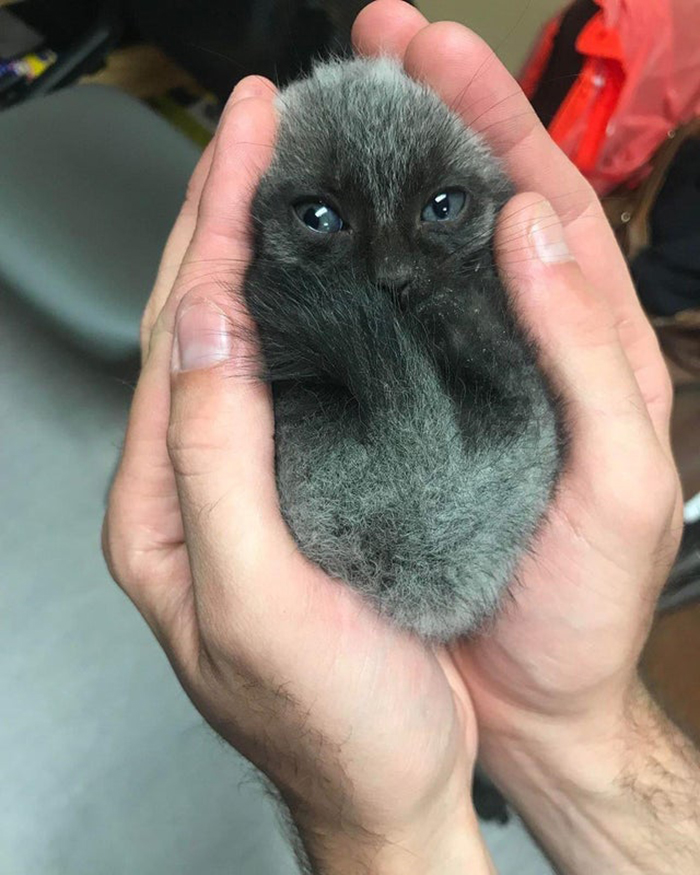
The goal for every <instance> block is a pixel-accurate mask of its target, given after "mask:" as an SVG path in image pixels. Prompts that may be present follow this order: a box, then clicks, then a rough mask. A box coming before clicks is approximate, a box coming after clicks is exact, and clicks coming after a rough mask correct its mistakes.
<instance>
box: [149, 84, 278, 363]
mask: <svg viewBox="0 0 700 875" xmlns="http://www.w3.org/2000/svg"><path fill="white" fill-rule="evenodd" d="M276 94H277V89H276V88H275V86H274V85H273V84H272V82H270V80H269V79H265V78H264V77H263V76H247V77H246V78H245V79H242V80H241V81H240V82H239V83H238V84H237V85H236V87H235V88H234V89H233V92H232V94H231V97H230V98H229V100H228V103H227V104H226V108H225V109H224V112H223V114H222V120H221V122H220V130H221V129H222V128H223V126H224V121H225V119H226V117H227V115H228V113H229V112H230V111H231V110H232V108H233V107H234V106H235V105H236V104H237V103H239V102H240V101H242V100H246V99H248V98H258V99H260V100H268V101H270V102H272V101H273V100H274V98H275V96H276ZM217 136H218V133H217ZM215 142H216V136H215V137H214V139H213V140H212V141H211V142H210V143H209V144H208V145H207V147H206V149H205V150H204V152H203V154H202V157H201V158H200V160H199V162H198V164H197V166H196V167H195V170H194V173H193V174H192V178H191V179H190V182H189V185H188V187H187V193H186V195H185V200H184V203H183V205H182V208H181V209H180V213H179V215H178V217H177V220H176V221H175V225H174V226H173V229H172V231H171V232H170V236H169V237H168V242H167V243H166V246H165V250H164V252H163V256H162V258H161V262H160V267H159V269H158V275H157V277H156V282H155V285H154V287H153V292H152V294H151V297H150V299H149V301H148V304H147V305H146V310H145V312H144V316H143V319H142V321H141V355H142V360H145V357H146V354H147V352H148V347H149V344H150V339H151V332H152V331H153V326H154V325H155V322H156V320H157V319H158V316H159V315H160V312H161V310H162V309H163V305H164V304H165V301H166V300H167V298H168V295H169V294H170V292H171V291H172V288H173V285H174V283H175V278H176V277H177V274H178V272H179V270H180V267H181V265H182V261H183V258H184V256H185V252H186V251H187V248H188V246H189V245H190V243H191V241H192V235H193V233H194V229H195V226H196V223H197V214H198V211H199V201H200V198H201V195H202V190H203V188H204V184H205V182H206V180H207V177H208V176H209V171H210V169H211V164H212V158H213V155H214V149H215Z"/></svg>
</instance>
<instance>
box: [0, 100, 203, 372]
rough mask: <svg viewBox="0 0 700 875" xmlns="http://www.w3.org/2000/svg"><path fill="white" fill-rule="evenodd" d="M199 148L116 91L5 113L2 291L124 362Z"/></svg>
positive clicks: (0, 140)
mask: <svg viewBox="0 0 700 875" xmlns="http://www.w3.org/2000/svg"><path fill="white" fill-rule="evenodd" d="M198 155H199V151H198V149H197V147H196V146H194V145H193V144H192V143H191V142H190V141H189V140H187V139H186V138H185V137H184V136H182V135H181V134H179V133H178V131H176V130H175V129H174V128H172V127H171V126H170V125H169V124H168V123H167V122H166V121H165V120H163V119H162V118H160V117H159V116H158V115H156V114H155V113H154V112H151V111H150V110H149V109H148V107H147V106H145V105H144V104H142V103H140V102H139V101H137V100H135V99H133V98H131V97H129V96H128V95H126V94H123V93H122V92H120V91H117V90H116V89H113V88H105V87H103V86H98V85H86V86H76V87H73V88H68V89H65V90H63V91H60V92H57V93H56V94H53V95H50V96H48V97H42V98H38V99H36V100H31V101H28V102H27V103H24V104H22V105H20V106H18V107H16V108H14V109H10V110H7V111H5V112H4V113H2V114H0V287H2V288H5V289H7V290H9V291H10V292H12V293H13V294H15V295H16V296H17V297H18V298H19V299H21V300H22V301H24V302H25V303H27V304H28V305H29V306H30V307H31V308H32V309H33V310H34V311H35V312H36V313H37V314H38V315H40V316H41V317H42V318H43V319H45V320H46V321H48V322H49V323H50V324H51V325H52V327H53V328H54V329H56V330H58V331H59V332H60V333H62V334H63V335H65V336H67V337H69V338H70V339H71V340H72V341H73V343H75V344H77V345H78V346H80V347H82V348H83V349H85V350H87V351H88V352H90V353H92V354H94V355H95V356H97V357H99V358H100V359H102V360H104V361H107V362H118V361H120V360H122V359H127V358H129V356H131V355H133V354H134V352H135V351H136V348H137V347H136V345H137V340H138V325H139V319H140V316H141V311H142V310H143V305H144V301H145V300H146V298H147V296H148V292H149V290H150V287H151V285H152V282H153V276H154V271H155V268H156V267H157V264H158V253H159V252H160V251H161V250H162V248H163V245H164V243H165V240H166V237H167V234H168V231H169V229H170V227H171V225H172V222H173V219H174V217H175V215H176V214H177V210H178V206H179V204H180V203H181V201H182V197H183V193H184V190H185V186H186V184H187V180H188V178H189V176H190V174H191V172H192V170H193V168H194V166H195V164H196V162H197V158H198Z"/></svg>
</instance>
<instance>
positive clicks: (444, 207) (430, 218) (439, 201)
mask: <svg viewBox="0 0 700 875" xmlns="http://www.w3.org/2000/svg"><path fill="white" fill-rule="evenodd" d="M466 200H467V195H466V192H463V191H462V189H461V188H448V189H446V190H445V191H441V192H440V193H439V194H436V195H435V196H434V197H431V198H430V200H429V201H428V203H427V204H426V205H425V206H424V207H423V212H422V213H421V214H420V217H421V219H422V220H423V221H424V222H446V221H448V220H449V219H456V218H457V216H458V215H459V214H460V213H461V212H462V209H463V207H464V204H465V203H466Z"/></svg>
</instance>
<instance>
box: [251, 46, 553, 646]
mask: <svg viewBox="0 0 700 875" xmlns="http://www.w3.org/2000/svg"><path fill="white" fill-rule="evenodd" d="M279 108H280V115H281V118H280V128H279V134H278V141H277V145H276V151H275V157H274V160H273V162H272V165H271V167H270V169H269V170H268V172H267V173H266V175H265V176H264V178H263V179H262V181H261V183H260V186H259V189H258V192H257V195H256V198H255V201H254V205H253V218H254V224H255V254H254V258H253V261H252V264H251V266H250V269H249V272H248V274H247V278H246V283H245V298H246V301H247V305H248V307H249V309H250V312H251V314H252V316H253V318H254V319H255V321H256V323H257V326H258V329H259V333H260V339H261V347H262V356H263V359H264V371H265V376H266V378H267V379H269V380H270V381H271V383H272V385H273V397H274V405H275V423H276V432H275V440H276V449H277V485H278V489H279V497H280V503H281V509H282V513H283V515H284V518H285V520H286V521H287V523H288V525H289V528H290V529H291V531H292V533H293V535H294V537H295V539H296V541H297V543H298V544H299V547H300V548H301V550H302V551H303V553H304V554H305V555H306V556H308V557H309V558H310V559H312V560H313V561H314V562H316V563H318V564H319V565H320V566H321V567H322V568H324V569H325V570H326V571H327V572H328V573H329V574H331V575H332V576H334V577H337V578H339V579H340V580H341V581H344V582H345V583H347V584H349V585H350V586H352V587H354V588H355V589H357V590H359V591H360V592H361V593H363V594H364V595H365V596H366V597H367V598H368V599H369V600H370V602H371V603H372V604H373V605H374V606H375V607H376V608H377V609H378V610H379V611H380V612H381V613H382V614H384V615H385V616H387V617H390V618H391V619H392V620H393V621H395V622H396V623H398V624H399V625H400V626H402V627H404V628H406V629H410V630H413V631H415V632H416V633H418V634H419V635H421V636H424V637H426V638H429V639H433V640H437V641H446V640H448V639H450V638H453V637H455V636H457V635H460V634H463V633H467V632H470V631H473V630H474V629H475V628H476V627H477V626H478V625H479V624H481V623H482V622H483V621H484V620H485V619H487V618H489V617H490V616H492V615H493V614H494V612H495V610H496V608H497V606H498V602H499V598H500V597H501V596H502V594H503V592H504V590H505V589H506V587H507V585H508V583H509V581H510V580H511V579H512V576H513V571H514V568H515V565H516V563H517V561H518V559H519V557H520V556H521V555H522V553H523V551H524V550H525V549H526V548H527V546H528V544H529V542H530V541H531V539H532V537H533V534H534V532H535V530H536V528H537V525H538V523H539V521H540V519H541V517H542V514H543V512H544V511H545V509H546V507H547V504H548V500H549V498H550V495H551V493H552V489H553V486H554V484H555V481H556V479H557V474H558V471H559V468H560V463H561V454H562V440H561V428H560V417H559V415H558V413H557V407H556V404H555V403H554V400H553V396H552V393H551V392H550V390H549V388H548V386H547V384H546V383H545V381H544V379H543V377H542V375H541V374H540V372H539V371H538V369H537V366H536V356H535V351H534V350H533V348H532V345H531V344H530V343H529V342H528V341H527V340H526V339H525V337H524V335H523V333H522V331H521V330H520V329H519V328H518V326H517V325H516V323H515V321H514V318H513V315H512V313H511V310H510V306H509V303H508V298H507V296H506V293H505V291H504V289H503V286H502V284H501V282H500V280H499V278H498V276H497V272H496V269H495V266H494V260H493V253H492V235H493V229H494V223H495V219H496V216H497V213H498V210H499V209H500V208H501V207H502V206H503V204H504V203H505V202H506V200H507V199H508V198H509V197H510V195H511V194H512V188H511V185H510V183H509V181H508V180H507V178H506V177H505V175H504V173H503V171H502V169H501V168H500V166H499V164H498V163H497V161H496V160H495V159H494V158H493V156H492V155H491V154H490V153H489V151H488V150H487V148H486V147H485V146H484V144H483V143H482V142H481V140H480V139H479V138H478V137H477V136H476V135H475V134H474V133H473V132H471V131H469V130H467V129H466V128H465V127H464V126H463V124H462V123H461V122H460V120H459V119H458V118H457V117H456V116H455V115H454V114H453V113H452V112H451V111H450V110H449V109H448V108H447V107H446V106H445V105H444V103H442V101H441V100H440V99H439V98H438V97H437V96H436V95H435V94H434V93H433V92H432V91H430V90H429V89H428V88H427V87H425V86H423V85H420V84H418V83H416V82H415V81H413V80H411V79H410V78H408V76H406V75H405V73H404V72H403V70H402V68H401V67H400V66H399V65H398V64H396V63H395V62H393V61H391V60H388V59H381V60H352V61H335V62H331V63H326V64H322V65H320V66H318V67H316V69H315V71H314V73H313V75H312V76H310V77H309V78H307V79H305V80H302V81H300V82H296V83H294V84H293V85H291V86H289V87H288V88H286V89H285V90H284V91H283V92H282V93H281V95H280V98H279Z"/></svg>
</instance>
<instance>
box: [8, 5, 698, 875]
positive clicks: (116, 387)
mask: <svg viewBox="0 0 700 875" xmlns="http://www.w3.org/2000/svg"><path fill="white" fill-rule="evenodd" d="M364 5H365V3H364V2H361V0H356V2H353V0H342V2H332V0H228V2H226V3H223V2H220V0H197V2H195V0H139V2H135V0H134V2H128V0H106V2H99V0H70V2H62V0H43V2H40V0H18V2H10V3H8V2H7V0H0V520H1V522H0V702H1V703H2V705H1V706H0V872H1V873H3V875H112V873H114V875H117V873H130V875H131V873H134V875H166V873H167V875H179V873H181V875H190V873H192V872H201V873H206V875H219V873H221V875H223V873H237V875H238V873H240V875H253V873H255V875H258V873H259V875H273V873H275V875H276V873H280V875H281V873H293V872H295V871H297V870H296V868H295V864H294V862H293V860H292V856H291V853H290V852H289V850H288V848H287V844H286V841H285V839H284V836H283V833H282V831H281V829H280V826H279V824H278V821H277V816H276V813H275V811H274V810H273V808H272V806H271V804H270V803H269V801H268V800H267V798H266V797H265V795H264V793H263V792H262V790H261V789H260V787H259V786H258V784H257V782H256V779H255V775H254V771H253V769H252V768H251V767H250V766H249V765H248V764H246V763H245V762H244V761H243V760H242V759H241V758H239V757H238V756H237V755H236V754H235V753H234V752H233V751H232V750H231V749H229V748H228V747H226V746H225V745H224V744H223V743H221V742H220V741H218V740H217V738H216V737H215V736H214V734H213V733H212V732H211V731H210V730H209V729H208V728H207V727H206V726H205V725H204V723H203V721H202V719H201V718H200V717H199V716H198V714H197V713H196V712H195V711H194V709H193V708H192V706H191V705H190V703H189V701H188V700H187V699H186V697H185V696H184V694H183V693H182V691H181V690H180V688H179V686H178V684H177V682H176V681H175V678H174V676H173V674H172V671H171V669H170V666H169V665H168V663H167V661H166V659H165V657H164V656H163V654H162V652H161V650H160V648H159V647H158V645H157V644H156V642H155V640H154V639H152V637H151V635H150V633H149V632H148V630H147V629H146V626H145V624H144V623H143V622H142V621H141V620H140V618H139V616H138V615H137V613H136V612H135V610H134V609H133V608H132V607H131V605H130V604H128V603H127V601H126V599H125V597H124V596H123V595H122V594H121V593H120V592H119V591H118V589H117V587H116V586H115V585H114V584H113V583H112V582H111V581H110V579H109V577H108V574H107V572H106V569H105V568H104V565H103V561H102V558H101V554H100V549H99V537H100V526H101V521H102V515H103V510H104V503H105V496H106V492H107V489H108V485H109V480H110V476H111V473H112V471H113V470H114V467H115V464H116V461H117V457H118V454H119V448H120V444H121V440H122V437H123V431H124V425H125V418H126V413H127V410H128V405H129V401H130V397H131V394H132V390H133V384H134V380H135V377H136V375H137V368H138V366H137V342H138V324H139V319H140V315H141V311H142V309H143V306H144V303H145V301H146V299H147V297H148V294H149V291H150V287H151V284H152V281H153V278H154V274H155V270H156V267H157V264H158V260H159V256H160V252H161V249H162V246H163V244H164V242H165V239H166V236H167V233H168V230H169V228H170V226H171V224H172V222H173V220H174V217H175V215H176V213H177V210H178V207H179V204H180V202H181V199H182V197H183V194H184V190H185V186H186V183H187V179H188V177H189V175H190V173H191V171H192V169H193V167H194V165H195V163H196V161H197V158H198V156H199V154H200V153H201V150H202V148H203V146H204V145H205V144H206V142H207V141H208V140H209V139H210V138H211V136H212V133H213V131H214V130H215V127H216V123H217V119H218V116H219V113H220V111H221V108H222V105H223V102H224V101H225V99H226V96H227V95H228V94H229V93H230V90H231V88H232V87H233V85H234V84H235V82H236V81H237V80H238V79H239V78H241V77H242V76H244V75H246V74H248V73H251V72H257V73H263V74H265V75H268V76H271V77H272V78H274V79H275V80H276V81H278V82H281V83H284V82H286V81H289V80H290V79H292V78H294V77H295V76H297V75H299V74H301V73H303V71H304V70H306V69H308V68H309V66H310V64H311V63H312V60H313V58H314V57H316V56H319V55H323V54H325V53H327V52H328V51H334V52H343V51H347V50H348V39H349V32H350V26H351V23H352V21H353V19H354V17H355V15H356V13H357V12H358V11H359V9H360V8H361V7H362V6H364ZM418 5H419V6H420V8H421V10H422V11H423V12H424V13H425V14H426V16H427V17H428V18H430V19H432V20H436V19H442V18H451V19H455V20H458V21H462V22H464V23H465V24H467V25H468V26H470V27H471V28H473V29H474V30H476V31H477V32H478V33H480V34H481V35H482V36H483V37H485V38H486V39H487V41H489V43H490V44H491V45H492V46H493V47H494V48H495V50H496V52H497V53H498V55H499V56H500V57H501V58H502V59H503V61H504V62H505V64H506V65H507V66H508V68H509V69H510V70H511V71H512V72H513V73H514V74H515V75H516V76H518V77H519V80H520V82H521V84H522V86H523V88H524V89H525V91H526V93H527V95H528V97H529V98H530V99H531V101H532V103H533V106H534V107H535V109H536V111H537V113H538V115H539V116H540V118H541V119H542V121H543V122H544V123H545V124H546V125H547V126H548V128H549V131H550V133H551V134H552V136H553V137H554V139H555V140H556V141H557V142H558V143H559V144H560V146H561V147H562V148H563V149H564V150H565V151H566V152H567V154H569V156H570V157H571V158H572V160H574V161H575V162H576V163H577V165H578V166H579V167H580V169H581V170H582V172H583V173H584V174H585V175H586V176H587V177H588V179H589V180H590V181H591V183H592V184H593V185H594V186H595V188H596V191H597V192H598V194H599V195H600V197H601V198H602V199H603V203H604V205H605V207H606V212H607V215H608V218H609V220H610V222H611V224H612V225H613V227H614V228H615V231H616V233H617V234H618V239H619V240H620V245H621V246H622V248H623V251H624V253H625V255H626V257H627V258H628V260H629V263H630V267H631V270H632V273H633V276H634V279H635V283H636V286H637V289H638V291H639V295H640V298H641V300H642V303H643V305H644V306H645V308H646V310H647V312H648V313H649V315H650V318H652V321H653V323H654V325H655V328H656V330H657V332H658V333H659V337H660V340H661V343H662V346H663V349H664V351H665V353H666V355H667V359H668V362H669V366H670V368H671V371H672V375H673V379H674V386H675V393H676V406H675V412H674V420H673V444H674V451H675V453H676V458H677V461H678V464H679V467H680V470H681V476H682V481H683V488H684V493H685V498H686V501H687V504H686V527H685V534H684V540H683V545H682V549H681V554H680V556H679V558H678V561H677V562H676V565H675V567H674V570H673V573H672V576H671V579H670V581H669V585H668V587H667V589H666V591H665V592H664V594H663V596H662V599H661V602H660V604H659V612H658V619H657V622H656V624H655V627H654V631H653V633H652V637H651V640H650V642H649V645H648V648H647V652H646V654H645V662H644V670H645V673H646V676H647V678H648V680H649V683H650V684H651V685H652V686H653V687H654V689H655V690H656V692H657V695H658V696H659V697H660V699H661V700H662V701H663V702H664V703H665V704H666V707H667V708H668V709H669V710H670V711H671V713H672V714H674V716H676V718H677V719H679V720H680V721H681V722H683V724H684V725H685V726H686V727H688V729H689V731H691V732H692V733H695V734H696V737H697V735H698V734H700V606H699V605H698V597H699V596H700V546H699V545H700V536H699V535H698V526H699V525H700V523H699V522H698V520H700V498H698V493H699V492H700V263H699V261H700V127H699V125H698V121H697V117H698V115H700V44H698V41H697V34H698V33H700V4H698V3H697V2H696V0H676V2H669V3H668V4H648V3H646V2H645V0H630V2H627V3H622V2H619V0H617V2H616V0H596V2H593V0H584V2H582V0H576V2H574V3H573V4H571V5H568V6H565V5H563V4H562V3H560V2H558V0H523V2H520V0H515V2H514V0H469V2H468V0H422V2H419V4H418ZM657 7H658V8H657ZM661 7H663V9H662V8H661ZM649 501H650V502H653V501H654V495H653V494H650V495H649ZM476 792H477V795H478V801H479V805H480V808H481V811H482V813H483V814H484V816H487V817H488V819H487V821H486V822H485V823H484V830H485V832H486V836H487V840H488V842H489V844H490V845H491V847H492V849H493V853H494V858H495V860H496V864H497V866H498V868H499V872H501V873H502V875H514V873H516V872H517V873H518V875H546V873H549V872H550V869H549V867H548V865H547V863H546V862H545V861H544V859H543V858H542V856H541V855H540V854H539V852H538V851H537V849H536V848H535V847H534V845H533V844H532V842H531V841H530V839H529V838H528V836H527V834H526V832H525V830H524V829H523V827H522V825H521V824H520V823H519V821H518V820H517V818H516V817H514V816H513V815H512V813H510V812H508V811H507V810H506V808H505V806H504V803H503V802H502V800H500V799H499V798H498V796H497V795H495V794H493V793H492V792H491V791H490V790H489V788H488V786H486V785H482V786H479V787H478V788H477V791H476Z"/></svg>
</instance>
